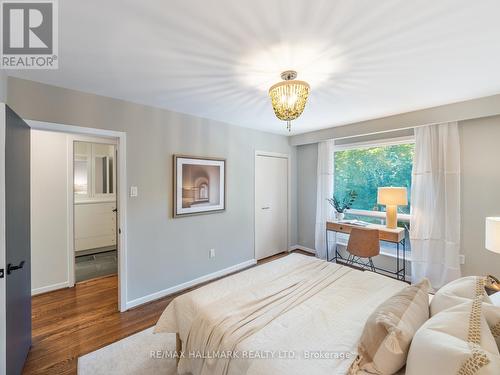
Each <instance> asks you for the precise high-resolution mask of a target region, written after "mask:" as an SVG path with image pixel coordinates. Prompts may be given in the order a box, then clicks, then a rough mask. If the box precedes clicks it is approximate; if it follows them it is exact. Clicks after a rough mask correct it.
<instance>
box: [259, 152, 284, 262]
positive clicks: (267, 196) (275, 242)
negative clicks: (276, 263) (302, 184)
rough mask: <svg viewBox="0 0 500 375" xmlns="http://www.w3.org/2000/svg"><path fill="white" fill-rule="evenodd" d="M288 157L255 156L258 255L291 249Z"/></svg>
mask: <svg viewBox="0 0 500 375" xmlns="http://www.w3.org/2000/svg"><path fill="white" fill-rule="evenodd" d="M287 227H288V159H287V158H283V157H273V156H262V155H257V156H256V157H255V258H256V259H262V258H266V257H269V256H271V255H274V254H277V253H280V252H283V251H286V250H288V234H287Z"/></svg>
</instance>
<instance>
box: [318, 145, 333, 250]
mask: <svg viewBox="0 0 500 375" xmlns="http://www.w3.org/2000/svg"><path fill="white" fill-rule="evenodd" d="M333 148H334V141H333V139H331V140H328V141H323V142H320V143H318V169H317V173H318V175H317V187H316V189H317V193H316V228H315V241H314V242H315V248H316V256H317V257H318V258H321V259H326V222H327V221H328V220H332V219H333V215H334V212H335V211H334V209H333V207H332V206H331V205H330V203H329V202H328V201H327V199H328V198H331V197H333V166H334V164H333V158H334V151H333ZM332 249H334V248H333V247H330V250H332ZM331 256H332V252H330V257H331Z"/></svg>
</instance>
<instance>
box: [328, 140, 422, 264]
mask: <svg viewBox="0 0 500 375" xmlns="http://www.w3.org/2000/svg"><path fill="white" fill-rule="evenodd" d="M414 146H415V144H414V143H413V142H412V141H411V140H408V139H407V140H404V141H400V142H395V141H392V142H391V141H387V142H384V143H380V144H379V145H370V146H357V147H356V146H350V145H349V146H340V147H341V148H340V149H339V150H338V151H335V159H334V165H335V166H334V168H335V169H334V190H335V196H336V197H337V198H340V199H342V198H343V197H344V196H345V194H346V193H347V192H348V191H350V190H354V191H355V192H356V193H357V197H356V200H355V201H354V203H353V205H352V209H353V210H351V211H350V212H349V213H348V214H347V216H346V219H358V220H362V221H366V222H370V223H374V224H385V213H382V212H377V211H385V206H382V205H378V204H377V190H378V188H379V187H381V186H397V187H406V189H407V190H408V205H407V206H398V213H399V214H409V213H410V204H409V202H410V191H411V173H412V166H413V155H414V149H415V147H414ZM356 210H361V211H356ZM398 226H400V227H405V228H406V229H407V232H406V236H408V230H409V228H410V223H409V216H406V217H405V216H404V215H402V216H400V217H399V222H398ZM347 240H348V235H339V237H337V241H338V243H339V244H341V245H344V246H345V245H346V244H347ZM405 249H406V251H407V252H410V251H411V244H410V240H409V238H408V237H406V247H405ZM381 252H382V254H385V255H391V256H395V254H396V244H393V243H390V242H382V243H381ZM407 259H409V255H407Z"/></svg>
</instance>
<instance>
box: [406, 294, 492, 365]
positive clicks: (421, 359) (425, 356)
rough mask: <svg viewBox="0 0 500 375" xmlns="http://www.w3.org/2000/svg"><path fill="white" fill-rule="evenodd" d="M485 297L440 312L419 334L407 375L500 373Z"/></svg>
mask: <svg viewBox="0 0 500 375" xmlns="http://www.w3.org/2000/svg"><path fill="white" fill-rule="evenodd" d="M485 305H486V304H484V303H482V301H481V299H476V300H469V301H467V302H464V303H462V304H459V305H456V306H454V307H451V308H449V309H447V310H445V311H442V312H440V313H439V314H436V315H435V316H433V317H432V318H431V319H429V320H428V321H427V322H426V323H425V324H424V325H423V326H422V327H421V328H420V329H419V330H418V332H417V333H416V334H415V337H414V338H413V341H412V343H411V347H410V352H409V354H408V360H407V361H406V375H423V374H425V375H444V374H450V375H455V374H456V375H474V374H477V375H498V373H499V369H500V353H499V352H498V347H497V345H496V343H495V340H494V338H493V335H492V333H491V331H490V328H489V327H488V324H487V322H486V319H485V316H484V314H483V311H482V309H483V307H484V306H485Z"/></svg>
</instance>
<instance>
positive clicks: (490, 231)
mask: <svg viewBox="0 0 500 375" xmlns="http://www.w3.org/2000/svg"><path fill="white" fill-rule="evenodd" d="M485 247H486V249H488V250H489V251H493V252H494V253H500V217H487V218H486V240H485Z"/></svg>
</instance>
